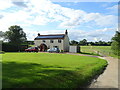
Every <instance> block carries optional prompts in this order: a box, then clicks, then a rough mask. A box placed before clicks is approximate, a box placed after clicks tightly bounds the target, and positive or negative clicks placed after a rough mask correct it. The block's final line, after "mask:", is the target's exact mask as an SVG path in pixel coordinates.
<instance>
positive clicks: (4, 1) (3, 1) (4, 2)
mask: <svg viewBox="0 0 120 90" xmlns="http://www.w3.org/2000/svg"><path fill="white" fill-rule="evenodd" d="M11 6H12V3H11V0H0V10H5V9H7V8H9V7H11Z"/></svg>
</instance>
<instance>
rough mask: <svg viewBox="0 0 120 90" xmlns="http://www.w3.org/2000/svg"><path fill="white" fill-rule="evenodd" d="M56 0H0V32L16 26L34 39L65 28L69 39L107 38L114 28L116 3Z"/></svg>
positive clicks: (116, 18) (92, 39) (29, 38)
mask: <svg viewBox="0 0 120 90" xmlns="http://www.w3.org/2000/svg"><path fill="white" fill-rule="evenodd" d="M56 1H57V0H52V1H51V0H0V31H3V32H5V31H8V28H9V27H10V26H12V25H19V26H20V27H21V28H23V31H24V32H25V33H26V35H27V39H28V40H34V38H35V37H36V36H37V34H38V33H40V34H43V35H46V34H64V33H65V30H66V29H67V30H68V35H69V38H70V40H77V41H80V40H83V39H87V40H88V41H100V40H102V41H110V40H111V38H112V37H113V36H114V34H115V31H116V30H118V6H119V5H118V2H94V1H93V2H80V1H75V0H74V1H71V2H70V1H69V2H65V1H63V2H60V1H57V2H56Z"/></svg>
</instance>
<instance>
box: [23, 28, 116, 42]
mask: <svg viewBox="0 0 120 90" xmlns="http://www.w3.org/2000/svg"><path fill="white" fill-rule="evenodd" d="M115 31H116V29H114V28H103V29H98V30H95V31H90V32H87V31H84V30H73V29H72V30H68V35H69V38H70V40H77V41H80V40H83V39H87V40H88V41H100V40H103V41H110V40H111V35H109V34H108V33H110V32H112V36H113V35H114V33H113V32H115ZM25 32H26V33H27V38H28V40H34V38H35V37H37V34H38V33H40V34H41V35H46V34H64V33H65V30H50V31H48V30H45V31H34V32H33V31H30V30H27V31H26V30H25Z"/></svg>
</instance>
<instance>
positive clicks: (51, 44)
mask: <svg viewBox="0 0 120 90" xmlns="http://www.w3.org/2000/svg"><path fill="white" fill-rule="evenodd" d="M43 40H45V42H43ZM43 40H34V43H35V46H40V45H41V44H42V43H44V44H46V45H47V47H48V48H53V47H54V46H58V47H59V49H60V50H64V47H63V42H64V40H63V39H61V43H58V39H51V40H53V41H54V42H53V43H50V39H43Z"/></svg>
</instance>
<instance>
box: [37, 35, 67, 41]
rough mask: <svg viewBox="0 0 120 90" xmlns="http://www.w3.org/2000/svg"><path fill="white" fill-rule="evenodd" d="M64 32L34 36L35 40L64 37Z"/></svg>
mask: <svg viewBox="0 0 120 90" xmlns="http://www.w3.org/2000/svg"><path fill="white" fill-rule="evenodd" d="M64 37H65V34H52V35H40V36H37V37H36V38H35V40H39V39H64Z"/></svg>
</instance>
